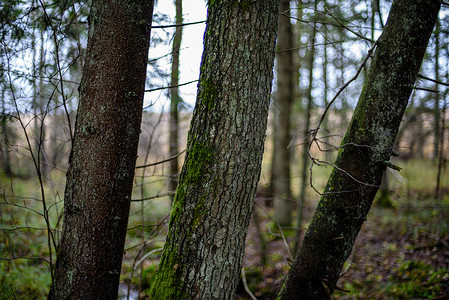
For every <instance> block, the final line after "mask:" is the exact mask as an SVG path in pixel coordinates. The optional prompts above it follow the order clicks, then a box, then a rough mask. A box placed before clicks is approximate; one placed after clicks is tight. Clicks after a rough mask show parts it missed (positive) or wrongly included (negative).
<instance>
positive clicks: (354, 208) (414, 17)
mask: <svg viewBox="0 0 449 300" xmlns="http://www.w3.org/2000/svg"><path fill="white" fill-rule="evenodd" d="M439 8H440V1H439V0H394V1H393V4H392V7H391V11H390V14H389V18H388V22H387V25H386V27H385V29H384V31H383V33H382V35H381V37H380V38H379V41H378V46H377V49H376V52H375V55H374V58H373V62H372V64H371V67H370V72H369V74H368V77H367V79H366V81H365V84H364V87H363V91H362V93H361V96H360V99H359V102H358V104H357V107H356V109H355V112H354V115H353V118H352V121H351V124H350V126H349V128H348V130H347V132H346V135H345V137H344V139H343V141H342V144H341V148H340V150H339V153H338V157H337V160H336V162H335V166H336V168H334V170H333V171H332V173H331V175H330V177H329V181H328V183H327V185H326V187H325V191H324V193H323V195H322V197H321V199H320V202H319V203H318V207H317V209H316V211H315V214H314V217H313V219H312V222H311V223H310V225H309V228H308V230H307V232H306V235H305V238H304V241H303V243H302V246H301V248H300V251H299V253H298V255H297V257H296V259H295V262H294V263H293V266H292V268H291V270H290V272H289V274H288V276H287V280H286V282H285V284H284V286H283V289H282V291H281V293H280V295H279V298H280V299H328V298H330V294H332V292H333V291H334V289H335V285H336V282H337V280H338V278H339V274H340V271H341V268H342V266H343V263H344V262H345V260H346V259H347V257H348V256H349V254H350V253H351V250H352V246H353V244H354V241H355V238H356V237H357V234H358V232H359V230H360V227H361V226H362V224H363V222H364V221H365V220H366V216H367V213H368V211H369V209H370V206H371V204H372V201H373V199H374V196H375V194H376V192H377V190H378V187H379V185H380V183H381V179H382V174H383V172H384V170H385V168H386V167H387V166H388V165H389V159H390V156H391V154H392V147H393V144H394V140H395V137H396V134H397V131H398V127H399V124H400V122H401V118H402V116H403V113H404V111H405V108H406V106H407V102H408V99H409V97H410V93H411V91H412V88H413V84H414V83H415V80H416V78H417V74H418V71H419V68H420V65H421V62H422V59H423V56H424V53H425V50H426V45H427V43H428V40H429V37H430V35H431V33H432V29H433V26H434V24H435V21H436V18H437V15H438V11H439Z"/></svg>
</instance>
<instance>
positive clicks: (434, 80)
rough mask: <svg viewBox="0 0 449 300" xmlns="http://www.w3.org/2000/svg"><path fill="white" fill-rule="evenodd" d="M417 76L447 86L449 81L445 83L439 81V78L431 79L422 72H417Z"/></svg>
mask: <svg viewBox="0 0 449 300" xmlns="http://www.w3.org/2000/svg"><path fill="white" fill-rule="evenodd" d="M418 78H421V79H424V80H429V81H432V82H434V83H438V84H441V85H444V86H449V83H447V82H442V81H439V80H436V79H433V78H429V77H427V76H424V75H422V74H418Z"/></svg>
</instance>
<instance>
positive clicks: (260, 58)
mask: <svg viewBox="0 0 449 300" xmlns="http://www.w3.org/2000/svg"><path fill="white" fill-rule="evenodd" d="M277 12H278V7H277V1H276V0H261V1H209V2H208V18H207V27H206V32H205V37H204V39H205V40H204V52H203V59H202V62H201V69H200V82H199V85H198V95H197V101H196V105H195V109H194V112H193V117H192V121H191V125H190V130H189V133H188V139H187V153H186V158H185V162H184V166H183V168H182V171H181V174H180V179H179V183H178V188H177V190H176V195H175V201H174V203H173V208H172V212H171V216H170V224H169V233H168V236H167V240H166V243H165V247H164V251H163V254H162V258H161V262H160V265H159V269H158V271H157V273H156V275H155V278H154V281H153V287H152V290H151V299H234V297H235V289H236V286H237V283H238V279H239V274H240V269H241V264H242V256H243V253H244V248H245V239H246V233H247V227H248V224H249V220H250V216H251V212H252V208H253V201H254V195H255V192H256V187H257V182H258V180H259V176H260V168H261V161H262V153H263V147H264V139H265V130H266V122H267V114H268V107H269V98H270V88H271V81H272V67H273V60H274V47H275V35H276V25H277Z"/></svg>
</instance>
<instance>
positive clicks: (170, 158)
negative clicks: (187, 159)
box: [136, 149, 186, 169]
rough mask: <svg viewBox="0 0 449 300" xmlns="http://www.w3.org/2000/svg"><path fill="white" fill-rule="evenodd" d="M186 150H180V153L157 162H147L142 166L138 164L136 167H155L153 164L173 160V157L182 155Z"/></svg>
mask: <svg viewBox="0 0 449 300" xmlns="http://www.w3.org/2000/svg"><path fill="white" fill-rule="evenodd" d="M184 152H186V150H185V149H184V150H182V151H181V152H179V153H178V154H176V155H174V156H172V157H169V158H167V159H164V160H161V161H157V162H154V163H151V164H146V165H142V166H137V167H136V169H142V168H147V167H153V166H156V165H160V164H163V163H166V162H169V161H171V160H173V159H176V158H177V157H178V156H180V155H182V154H183V153H184Z"/></svg>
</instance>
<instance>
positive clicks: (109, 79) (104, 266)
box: [49, 0, 153, 299]
mask: <svg viewBox="0 0 449 300" xmlns="http://www.w3.org/2000/svg"><path fill="white" fill-rule="evenodd" d="M152 11H153V1H148V0H137V1H135V0H134V1H129V0H128V1H123V0H120V1H118V0H113V1H110V0H108V1H106V0H97V1H95V0H94V1H93V2H92V7H91V13H90V16H89V38H88V44H87V52H86V62H85V66H84V69H83V77H82V80H81V85H80V103H79V107H78V115H77V119H76V125H75V135H74V141H73V146H72V152H71V154H70V159H69V160H70V161H69V163H70V166H69V170H68V172H67V183H66V189H65V198H64V224H63V229H62V230H63V231H62V237H61V241H60V243H59V245H58V249H57V262H56V269H55V274H54V282H53V284H52V287H51V290H50V294H49V299H117V294H118V284H119V278H120V270H121V263H122V256H123V249H124V243H125V235H126V228H127V223H128V213H129V206H130V198H131V190H132V184H133V177H134V167H135V162H136V157H137V143H138V139H139V133H140V123H141V116H142V101H143V93H144V86H145V76H146V66H147V60H148V47H149V39H150V28H151V20H152Z"/></svg>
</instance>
